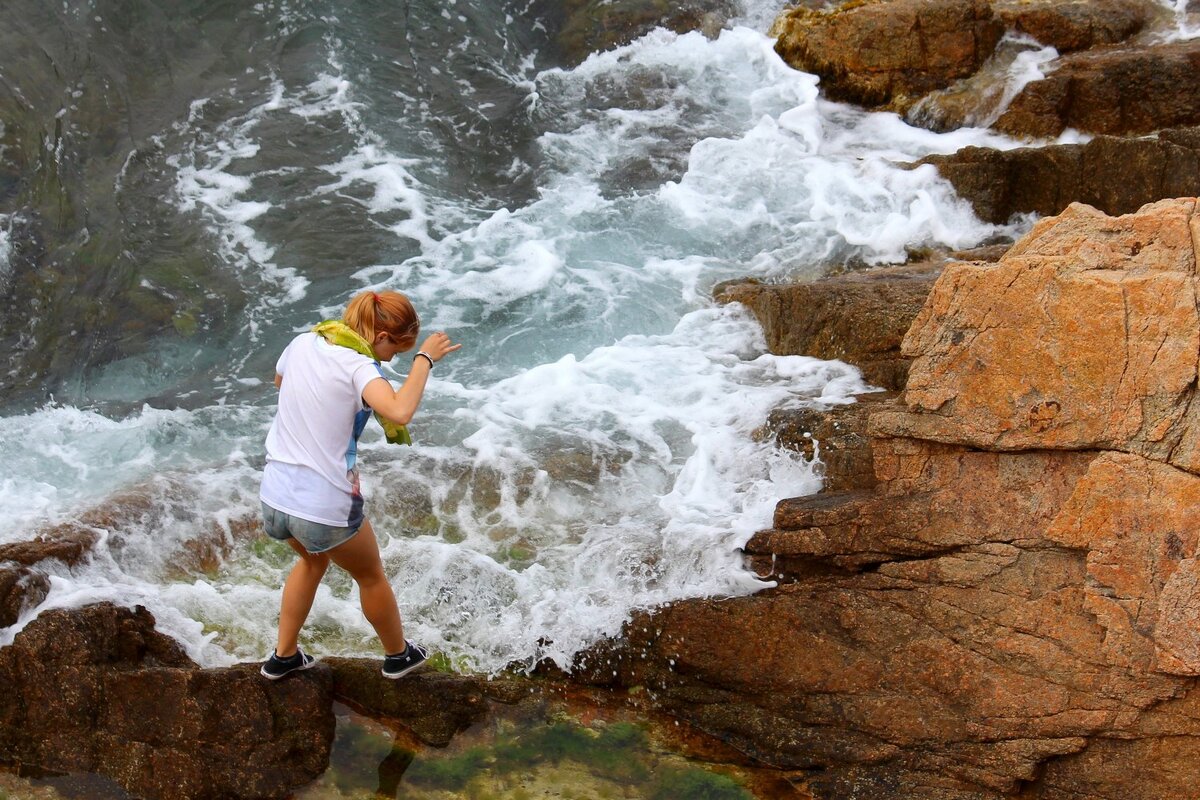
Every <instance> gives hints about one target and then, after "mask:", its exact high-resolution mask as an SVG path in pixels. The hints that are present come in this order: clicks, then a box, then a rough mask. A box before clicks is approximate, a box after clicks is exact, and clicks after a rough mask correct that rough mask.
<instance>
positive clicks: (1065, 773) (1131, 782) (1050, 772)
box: [1029, 685, 1200, 800]
mask: <svg viewBox="0 0 1200 800" xmlns="http://www.w3.org/2000/svg"><path fill="white" fill-rule="evenodd" d="M1197 785H1200V691H1198V690H1197V687H1196V686H1195V685H1193V686H1191V687H1190V688H1189V689H1188V692H1187V694H1185V695H1184V696H1183V697H1180V698H1178V699H1175V700H1168V701H1167V702H1165V703H1162V704H1161V705H1159V706H1157V707H1155V708H1153V709H1150V710H1149V711H1147V712H1146V713H1144V714H1142V715H1140V716H1139V717H1138V720H1137V722H1136V723H1135V724H1134V725H1133V727H1132V730H1130V731H1129V732H1128V733H1127V734H1125V735H1122V736H1121V737H1120V738H1111V737H1098V738H1096V739H1093V740H1092V741H1091V742H1089V744H1088V747H1087V749H1085V750H1082V751H1080V752H1078V753H1074V754H1072V755H1068V756H1066V757H1064V758H1057V759H1054V760H1052V761H1050V762H1048V763H1047V764H1046V766H1045V769H1044V770H1043V772H1042V774H1041V775H1040V776H1039V777H1038V779H1037V780H1036V781H1035V782H1034V783H1033V784H1032V785H1031V786H1030V788H1029V792H1030V796H1031V797H1038V798H1045V799H1046V800H1143V798H1144V799H1145V800H1151V799H1152V798H1176V797H1179V798H1183V797H1193V796H1195V793H1196V786H1197Z"/></svg>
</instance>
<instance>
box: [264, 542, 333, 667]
mask: <svg viewBox="0 0 1200 800" xmlns="http://www.w3.org/2000/svg"><path fill="white" fill-rule="evenodd" d="M287 543H288V544H290V545H291V546H292V549H293V550H295V551H296V553H297V554H298V555H299V556H300V560H299V561H297V562H296V566H294V567H292V571H291V573H290V574H289V575H288V577H287V581H286V582H285V583H284V584H283V601H282V602H281V603H280V604H279V639H278V640H277V642H276V644H275V655H277V656H279V657H280V658H287V657H288V656H291V655H295V653H296V638H297V637H298V636H299V635H300V628H301V627H302V626H303V625H304V620H306V619H308V612H309V610H310V609H312V604H313V598H314V597H316V596H317V587H318V586H319V585H320V584H321V578H322V577H324V576H325V570H326V569H328V568H329V556H328V555H326V554H325V553H310V552H308V551H307V550H305V549H304V545H302V544H300V543H299V542H297V541H296V540H295V539H288V540H287Z"/></svg>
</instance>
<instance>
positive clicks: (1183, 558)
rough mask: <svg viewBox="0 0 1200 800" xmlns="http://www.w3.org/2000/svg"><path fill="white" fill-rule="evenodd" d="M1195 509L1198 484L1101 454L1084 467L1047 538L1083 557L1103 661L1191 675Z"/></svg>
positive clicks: (1196, 597) (1199, 640) (1198, 540)
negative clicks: (1107, 651) (1105, 651)
mask: <svg viewBox="0 0 1200 800" xmlns="http://www.w3.org/2000/svg"><path fill="white" fill-rule="evenodd" d="M1198 505H1200V477H1196V476H1195V475H1191V474H1189V473H1186V472H1183V471H1181V470H1178V469H1174V468H1173V467H1169V466H1166V465H1164V464H1159V463H1155V462H1152V461H1147V460H1146V459H1144V458H1141V457H1139V456H1132V455H1126V454H1123V453H1109V454H1105V455H1103V456H1100V457H1099V458H1097V459H1096V460H1095V461H1093V462H1092V464H1091V466H1090V468H1089V469H1088V472H1087V475H1085V476H1084V478H1083V479H1082V480H1081V481H1079V483H1078V485H1077V486H1076V487H1075V491H1074V493H1073V494H1072V495H1071V498H1070V500H1068V501H1067V502H1066V503H1065V504H1064V505H1063V507H1062V511H1061V513H1060V514H1059V516H1058V518H1057V519H1055V521H1054V523H1053V524H1052V525H1051V526H1050V527H1049V529H1048V530H1047V536H1048V537H1049V538H1051V539H1053V540H1055V541H1058V542H1059V543H1061V544H1062V545H1064V546H1066V547H1072V548H1077V549H1079V550H1082V551H1085V552H1086V553H1087V573H1088V581H1087V584H1086V586H1085V589H1084V604H1085V607H1086V608H1088V609H1089V610H1090V611H1091V613H1092V614H1094V615H1095V618H1096V620H1097V622H1099V624H1100V625H1102V626H1103V627H1104V629H1105V631H1106V635H1105V644H1106V646H1107V647H1110V648H1111V649H1112V651H1113V652H1112V655H1111V657H1110V659H1111V660H1112V661H1113V663H1120V664H1123V665H1124V666H1125V667H1126V668H1129V669H1134V670H1137V671H1139V672H1151V671H1157V672H1164V673H1173V674H1176V675H1200V648H1197V645H1198V644H1200V636H1198V635H1197V632H1196V617H1195V615H1194V612H1195V609H1196V607H1197V606H1198V605H1200V594H1197V572H1196V568H1195V557H1196V555H1197V550H1198V549H1200V530H1197V528H1196V524H1195V519H1196V511H1195V509H1196V508H1197V506H1198Z"/></svg>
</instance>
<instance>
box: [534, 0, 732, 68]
mask: <svg viewBox="0 0 1200 800" xmlns="http://www.w3.org/2000/svg"><path fill="white" fill-rule="evenodd" d="M736 10H737V9H736V6H735V5H734V4H733V3H732V2H730V0H688V2H684V3H673V2H667V1H666V0H566V2H565V3H564V4H563V11H564V13H565V19H564V21H563V24H562V27H561V28H560V30H559V32H558V35H557V37H556V42H557V43H558V46H559V48H560V49H561V50H562V51H563V53H564V54H565V57H566V60H567V61H568V62H569V63H572V64H578V63H580V62H582V61H583V60H584V59H585V58H587V57H588V56H589V55H590V54H592V53H595V52H598V51H602V50H611V49H612V48H614V47H619V46H621V45H625V44H629V43H630V42H632V41H633V40H634V39H637V38H639V37H641V36H644V35H645V34H647V33H649V32H650V31H652V30H654V29H655V28H669V29H670V30H673V31H676V32H677V33H687V32H688V31H695V30H699V31H702V32H704V34H705V35H706V36H710V37H715V36H716V35H717V34H718V33H719V32H720V30H721V27H722V26H723V25H724V23H725V21H726V20H727V19H729V18H730V17H732V16H733V15H734V13H735V12H736Z"/></svg>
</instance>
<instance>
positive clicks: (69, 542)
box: [0, 523, 100, 567]
mask: <svg viewBox="0 0 1200 800" xmlns="http://www.w3.org/2000/svg"><path fill="white" fill-rule="evenodd" d="M99 538H100V536H99V534H97V533H96V532H95V531H94V530H92V529H91V528H89V527H86V526H83V525H79V524H77V523H64V524H62V525H56V526H55V527H53V528H51V529H50V530H47V531H43V532H42V533H39V534H37V535H36V536H35V537H34V538H33V539H31V540H29V541H26V542H11V543H9V544H3V545H0V561H15V562H16V563H18V564H24V565H26V566H32V565H34V564H37V563H39V562H41V561H45V560H55V561H61V562H63V563H64V564H66V565H67V566H72V567H73V566H75V565H76V564H78V563H80V562H81V561H82V560H83V559H84V557H85V556H87V555H88V554H89V553H91V550H92V546H93V545H95V544H96V542H97V541H98V540H99Z"/></svg>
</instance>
